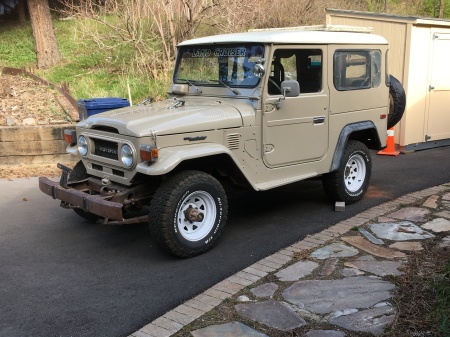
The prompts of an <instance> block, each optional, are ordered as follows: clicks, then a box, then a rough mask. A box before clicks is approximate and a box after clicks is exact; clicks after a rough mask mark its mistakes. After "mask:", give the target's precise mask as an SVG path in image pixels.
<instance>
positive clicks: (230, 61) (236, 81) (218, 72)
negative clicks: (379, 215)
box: [172, 42, 266, 89]
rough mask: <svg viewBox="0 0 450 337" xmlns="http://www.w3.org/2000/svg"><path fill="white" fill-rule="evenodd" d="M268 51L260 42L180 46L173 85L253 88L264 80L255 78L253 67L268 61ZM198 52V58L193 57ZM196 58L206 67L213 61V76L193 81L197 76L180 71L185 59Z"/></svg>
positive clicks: (211, 70)
mask: <svg viewBox="0 0 450 337" xmlns="http://www.w3.org/2000/svg"><path fill="white" fill-rule="evenodd" d="M265 52H266V50H265V45H264V44H262V43H257V42H256V43H255V42H239V43H236V42H235V43H223V44H199V45H183V46H179V47H178V54H177V60H176V63H175V68H174V72H173V75H172V83H174V84H188V85H190V86H192V84H193V85H194V86H195V87H213V88H224V87H229V88H241V89H253V88H255V87H257V86H258V85H259V84H260V82H261V78H259V77H256V76H255V75H253V66H254V64H256V63H259V62H261V61H262V60H263V59H264V54H265ZM194 53H195V55H196V56H192V55H193V54H194ZM236 54H237V55H236ZM184 55H187V56H188V57H184ZM194 59H198V60H199V62H197V63H198V64H201V63H202V62H203V63H204V64H206V61H209V62H208V63H209V64H211V69H209V71H210V72H211V73H212V75H210V76H206V77H205V78H192V77H195V76H188V75H187V74H186V73H184V72H182V71H180V70H181V67H182V62H183V61H184V60H192V61H193V60H194ZM211 61H212V62H211ZM192 63H194V62H192ZM231 65H232V67H233V68H232V69H230V66H231ZM194 66H195V64H194ZM207 70H208V69H207ZM224 84H226V85H224Z"/></svg>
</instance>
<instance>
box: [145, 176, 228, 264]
mask: <svg viewBox="0 0 450 337" xmlns="http://www.w3.org/2000/svg"><path fill="white" fill-rule="evenodd" d="M227 214H228V202H227V197H226V194H225V191H224V189H223V187H222V185H221V184H220V183H219V182H218V181H217V180H216V179H215V178H214V177H212V176H211V175H209V174H206V173H204V172H200V171H183V172H179V173H176V174H174V175H173V176H171V177H170V178H169V179H168V180H166V181H165V182H163V183H162V184H161V186H160V187H159V188H158V189H157V191H156V192H155V195H154V196H153V199H152V201H151V203H150V212H149V227H150V233H151V235H152V237H153V238H154V239H155V241H156V242H157V244H158V245H159V246H160V247H162V248H163V249H165V250H167V251H169V252H170V253H172V254H173V255H175V256H178V257H182V258H189V257H193V256H196V255H199V254H202V253H205V252H207V251H208V250H210V249H211V248H212V247H214V245H215V244H216V243H217V241H218V239H219V237H220V234H221V231H222V228H223V226H224V225H225V223H226V220H227Z"/></svg>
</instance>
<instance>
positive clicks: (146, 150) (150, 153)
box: [140, 144, 158, 163]
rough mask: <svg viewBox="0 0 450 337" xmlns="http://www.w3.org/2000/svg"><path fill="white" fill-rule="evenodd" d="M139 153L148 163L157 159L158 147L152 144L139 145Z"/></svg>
mask: <svg viewBox="0 0 450 337" xmlns="http://www.w3.org/2000/svg"><path fill="white" fill-rule="evenodd" d="M140 155H141V160H142V161H148V162H149V163H151V162H153V161H155V160H156V159H158V148H157V147H156V146H154V145H144V144H143V145H141V147H140Z"/></svg>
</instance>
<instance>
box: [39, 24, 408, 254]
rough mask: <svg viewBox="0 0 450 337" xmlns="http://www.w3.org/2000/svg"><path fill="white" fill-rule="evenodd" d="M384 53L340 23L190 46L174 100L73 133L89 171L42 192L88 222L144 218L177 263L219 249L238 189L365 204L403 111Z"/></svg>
mask: <svg viewBox="0 0 450 337" xmlns="http://www.w3.org/2000/svg"><path fill="white" fill-rule="evenodd" d="M387 53H388V43H387V42H386V40H385V39H384V38H383V37H381V36H377V35H374V34H371V33H369V32H368V31H367V30H366V29H360V30H358V29H355V28H349V27H347V28H346V27H334V26H323V27H298V28H291V29H273V30H262V31H250V32H247V33H239V34H226V35H217V36H210V37H204V38H198V39H194V40H189V41H186V42H183V43H181V44H179V46H178V57H177V60H176V63H175V70H174V73H173V79H172V85H171V88H170V91H169V98H168V99H167V100H165V101H161V102H156V103H150V104H142V105H138V106H133V107H127V108H122V109H117V110H112V111H108V112H104V113H101V114H96V115H92V116H90V117H89V118H87V119H85V120H83V121H81V122H79V123H78V124H77V127H76V130H66V132H65V136H66V139H67V141H68V142H69V143H70V145H69V146H68V148H67V151H68V152H69V153H71V154H73V155H76V156H79V157H80V161H79V162H78V164H77V165H75V167H74V168H73V169H69V168H67V167H64V166H62V165H59V166H60V168H61V169H62V175H61V180H60V181H59V182H53V181H51V180H49V179H47V178H44V177H41V178H39V187H40V189H41V190H42V191H43V192H44V193H46V194H48V195H50V196H52V197H53V198H54V199H59V200H61V205H62V206H63V207H65V208H72V209H73V210H74V211H75V212H76V213H77V214H78V215H79V216H81V217H83V218H85V219H87V220H89V221H92V222H96V221H101V222H103V223H105V224H106V223H116V224H117V223H131V222H142V221H148V222H149V227H150V232H151V235H152V236H153V237H154V239H155V240H156V241H157V242H158V244H159V245H160V246H161V247H163V248H165V249H167V250H168V251H169V252H171V253H172V254H175V255H177V256H179V257H191V256H194V255H197V254H201V253H203V252H206V251H207V250H209V249H211V248H212V247H213V246H214V245H215V244H216V242H217V240H218V239H219V236H220V234H221V231H222V229H223V227H224V225H225V223H226V221H227V211H228V203H227V194H226V191H228V189H229V188H228V187H229V186H230V185H231V184H235V185H240V186H245V187H248V188H251V189H254V190H257V191H259V190H267V189H271V188H275V187H279V186H282V185H286V184H290V183H294V182H297V181H299V180H303V179H308V178H313V177H321V178H322V181H323V187H324V189H325V192H326V195H327V196H328V197H329V198H330V199H331V200H333V201H344V202H346V203H348V204H349V203H353V202H356V201H358V200H359V199H361V198H362V197H363V195H364V193H365V192H366V190H367V187H368V184H369V178H370V175H371V170H372V161H371V157H370V153H369V150H368V149H380V148H383V147H384V146H385V140H386V130H387V127H388V126H393V124H395V123H397V122H398V120H399V119H400V118H401V114H402V113H403V110H404V92H402V88H401V85H400V84H399V83H398V81H396V80H395V79H394V78H392V77H391V78H390V76H389V75H388V73H387V65H386V61H387ZM390 88H391V90H390ZM390 92H391V96H390V95H389V93H390ZM389 97H391V100H390V99H389Z"/></svg>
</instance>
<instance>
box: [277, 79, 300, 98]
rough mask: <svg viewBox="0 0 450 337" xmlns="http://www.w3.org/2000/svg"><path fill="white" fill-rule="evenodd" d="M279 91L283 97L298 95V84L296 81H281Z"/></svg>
mask: <svg viewBox="0 0 450 337" xmlns="http://www.w3.org/2000/svg"><path fill="white" fill-rule="evenodd" d="M281 91H282V93H283V98H286V97H297V96H298V95H300V84H299V83H298V82H297V81H283V82H281Z"/></svg>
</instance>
